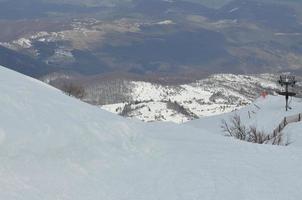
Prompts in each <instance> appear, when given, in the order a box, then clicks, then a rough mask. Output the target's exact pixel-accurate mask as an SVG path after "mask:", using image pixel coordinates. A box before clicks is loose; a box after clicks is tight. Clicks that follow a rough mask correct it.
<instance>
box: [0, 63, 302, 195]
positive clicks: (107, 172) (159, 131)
mask: <svg viewBox="0 0 302 200" xmlns="http://www.w3.org/2000/svg"><path fill="white" fill-rule="evenodd" d="M0 77H1V81H2V83H3V84H1V85H0V90H1V94H0V104H1V107H2V109H1V112H0V122H1V123H0V162H1V164H0V176H1V179H0V186H1V187H0V199H6V200H41V199H43V200H48V199H49V200H54V199H60V200H83V199H85V200H95V199H103V200H123V199H125V200H126V199H132V200H141V199H144V200H149V199H150V200H154V199H160V200H161V199H162V200H175V199H179V200H195V199H212V200H221V199H225V200H242V199H257V200H278V199H279V200H284V199H287V200H298V199H300V198H301V195H302V192H301V191H302V190H301V189H302V179H301V176H302V170H301V164H302V157H301V153H302V146H301V145H299V140H300V139H302V138H301V137H300V136H299V134H300V133H299V132H298V131H299V130H301V127H302V124H295V125H290V126H289V127H288V128H287V129H286V130H285V131H287V130H289V131H290V133H291V134H292V135H291V139H292V140H293V142H294V143H293V145H292V146H288V147H283V146H270V145H255V144H250V143H246V142H241V141H238V140H235V139H233V138H229V137H224V136H223V133H222V132H221V131H220V130H219V129H218V127H216V124H218V121H220V120H221V119H222V118H224V117H229V116H225V115H222V116H220V117H218V116H215V119H214V118H209V120H210V121H204V120H205V119H200V120H196V121H194V122H190V123H188V124H182V125H177V124H172V123H148V124H146V123H142V122H140V121H136V120H129V119H124V118H122V117H119V116H116V115H114V114H111V113H108V112H107V111H103V110H100V109H98V108H96V107H95V106H91V105H88V104H85V103H83V102H81V101H79V100H76V99H74V98H70V97H68V96H66V95H64V94H63V93H62V92H60V91H59V90H56V89H54V88H52V87H50V86H48V85H46V84H43V83H41V82H39V81H36V80H33V79H31V78H28V77H25V76H23V75H21V74H17V73H15V72H13V71H10V70H8V69H5V68H2V67H1V68H0ZM283 103H284V102H283V99H281V98H279V97H269V98H267V99H265V100H261V99H259V100H258V102H257V104H258V105H259V106H260V107H261V110H263V113H261V114H256V115H255V116H254V121H255V122H260V123H262V124H263V125H265V126H264V127H267V128H270V127H273V126H274V125H275V124H273V123H275V122H277V121H279V120H280V119H281V117H282V116H283V115H284V114H285V113H284V111H281V110H282V108H283ZM252 107H253V106H252V105H251V106H250V107H247V108H245V109H253V108H252ZM292 107H293V108H295V110H293V111H292V112H296V111H297V112H298V111H300V112H301V111H302V109H301V108H302V102H301V101H300V100H294V101H293V104H292ZM245 112H246V111H245V110H242V114H244V113H245ZM205 122H206V123H205ZM210 127H213V128H210ZM294 144H295V145H294ZM300 144H301V141H300Z"/></svg>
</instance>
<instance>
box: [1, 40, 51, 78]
mask: <svg viewBox="0 0 302 200" xmlns="http://www.w3.org/2000/svg"><path fill="white" fill-rule="evenodd" d="M0 65H3V66H6V67H7V68H9V69H12V70H15V71H17V72H20V73H23V74H26V75H28V76H32V77H37V78H38V77H41V76H43V75H46V74H48V73H51V72H53V71H56V70H57V69H55V68H53V67H51V66H49V65H47V64H45V63H43V62H40V61H38V60H36V59H34V58H32V57H30V56H28V55H25V54H22V53H18V52H16V51H14V50H11V49H8V48H5V47H3V46H1V45H0Z"/></svg>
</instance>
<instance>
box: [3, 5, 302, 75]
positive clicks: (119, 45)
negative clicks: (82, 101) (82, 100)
mask: <svg viewBox="0 0 302 200" xmlns="http://www.w3.org/2000/svg"><path fill="white" fill-rule="evenodd" d="M22 2H23V1H22ZM22 2H21V3H20V4H19V3H17V1H12V2H10V1H0V4H3V6H0V15H1V8H2V9H5V10H6V11H5V10H4V11H3V12H2V14H3V17H2V19H4V21H0V23H2V24H3V27H5V29H4V30H5V31H3V32H4V33H3V34H0V42H1V44H2V45H3V46H5V47H7V48H9V49H11V50H14V51H16V52H18V53H22V54H24V53H25V54H26V55H29V56H31V58H32V59H34V60H37V61H38V62H42V63H45V64H47V65H51V66H55V67H56V68H57V69H59V70H60V71H65V72H71V73H80V74H83V75H88V76H90V75H98V74H107V73H116V72H122V73H125V74H127V73H132V74H136V75H139V76H142V77H146V76H162V77H164V76H171V77H176V78H177V77H181V76H182V75H183V74H188V73H190V74H200V75H201V76H202V77H204V76H205V75H208V74H215V73H235V74H249V73H280V72H283V71H293V72H296V73H299V74H301V66H302V59H301V57H302V48H301V44H302V40H301V37H300V36H301V35H302V25H301V19H302V9H301V3H299V2H295V1H281V0H280V1H271V0H265V1H259V0H242V1H241V0H240V1H231V2H230V1H220V0H217V1H215V2H214V1H213V3H214V4H216V5H217V6H208V4H209V3H210V1H206V0H204V1H200V2H198V1H194V0H192V1H177V0H175V1H164V0H150V1H146V0H133V1H121V2H119V1H93V0H91V1H63V2H59V1H53V0H51V1H50V0H49V1H39V2H36V1H30V0H26V1H24V2H23V3H22ZM31 4H34V5H33V6H31ZM218 5H219V6H218ZM14 9H17V10H20V12H18V13H20V15H23V14H22V13H23V11H24V12H25V14H24V16H19V17H18V16H17V15H16V16H17V18H16V19H15V20H13V19H11V20H5V19H7V18H5V16H6V15H7V17H9V14H10V13H14V12H16V11H15V10H14ZM33 10H37V12H32V11H33ZM40 11H41V12H40ZM6 12H8V13H6ZM5 13H6V14H5ZM26 13H27V14H31V13H33V15H35V14H37V16H32V17H31V16H28V17H26V15H27V14H26ZM39 13H40V14H39ZM0 19H1V16H0ZM20 19H23V20H21V21H22V23H20ZM10 25H11V26H10ZM18 26H22V27H21V28H20V29H18ZM24 27H27V28H24ZM20 41H21V42H20ZM22 41H23V42H24V41H26V42H25V43H22ZM7 64H9V63H6V65H7ZM11 66H15V65H13V64H11ZM199 78H201V77H199Z"/></svg>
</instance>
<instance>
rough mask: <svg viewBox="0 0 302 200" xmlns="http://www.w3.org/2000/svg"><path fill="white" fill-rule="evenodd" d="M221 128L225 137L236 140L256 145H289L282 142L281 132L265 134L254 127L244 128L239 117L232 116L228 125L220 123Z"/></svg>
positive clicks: (225, 122)
mask: <svg viewBox="0 0 302 200" xmlns="http://www.w3.org/2000/svg"><path fill="white" fill-rule="evenodd" d="M221 128H222V130H223V132H225V133H226V135H227V136H231V137H234V138H237V139H239V140H243V141H247V142H251V143H257V144H272V145H286V146H287V145H289V142H288V141H284V135H283V133H282V132H279V133H275V132H274V133H272V134H267V133H265V132H264V131H259V130H258V129H257V128H256V127H254V126H250V127H248V128H247V127H246V125H244V124H243V123H242V121H241V118H240V116H239V115H237V114H236V115H234V116H233V117H232V118H231V119H230V121H229V123H228V122H227V121H225V120H223V121H222V125H221Z"/></svg>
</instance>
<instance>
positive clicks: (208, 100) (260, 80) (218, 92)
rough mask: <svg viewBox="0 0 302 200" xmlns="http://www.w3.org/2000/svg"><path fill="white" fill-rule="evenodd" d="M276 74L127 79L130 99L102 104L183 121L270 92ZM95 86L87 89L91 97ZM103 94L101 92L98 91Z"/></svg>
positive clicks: (224, 110) (228, 108) (231, 107)
mask: <svg viewBox="0 0 302 200" xmlns="http://www.w3.org/2000/svg"><path fill="white" fill-rule="evenodd" d="M276 80H277V77H276V76H274V75H270V74H263V75H257V76H252V75H232V74H219V75H213V76H211V77H209V78H207V79H204V80H200V81H197V82H195V83H192V84H186V85H179V86H163V85H159V84H153V83H148V82H137V81H136V82H135V81H132V82H130V83H128V87H129V91H130V92H129V93H130V94H128V96H130V97H131V101H127V102H118V103H116V104H109V105H104V106H102V108H103V109H106V110H108V111H110V112H113V113H117V114H122V115H123V116H127V117H135V118H138V119H140V120H142V121H146V122H150V121H172V122H176V123H182V122H186V121H189V120H192V119H196V118H198V117H204V116H212V115H217V114H222V113H228V112H231V111H234V110H236V109H239V108H241V107H243V106H245V105H248V104H250V103H251V102H252V101H254V100H255V99H256V98H258V97H259V96H260V94H261V93H262V92H268V93H273V92H274V91H275V90H276V89H277V88H278V85H277V81H276ZM97 91H98V90H97V88H93V89H92V90H90V91H89V92H88V97H87V98H88V99H89V98H90V99H94V98H95V97H93V95H94V93H95V92H97ZM99 96H100V97H102V95H99Z"/></svg>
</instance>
